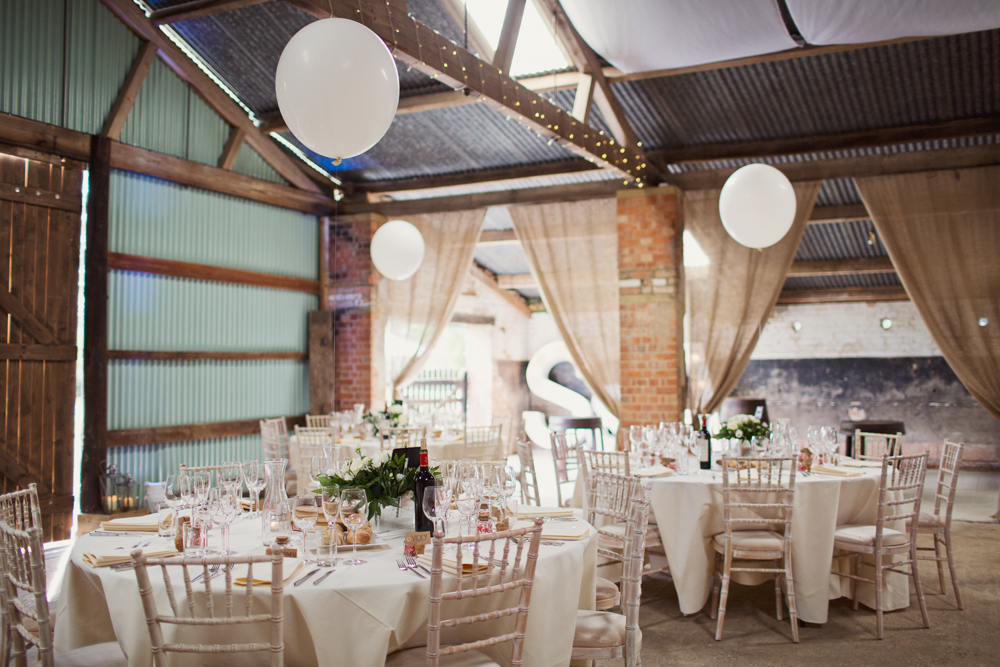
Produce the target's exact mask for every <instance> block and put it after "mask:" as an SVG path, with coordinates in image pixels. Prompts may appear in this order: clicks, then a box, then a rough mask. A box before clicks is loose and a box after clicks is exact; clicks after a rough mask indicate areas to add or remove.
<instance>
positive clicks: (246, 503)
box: [240, 498, 262, 512]
mask: <svg viewBox="0 0 1000 667" xmlns="http://www.w3.org/2000/svg"><path fill="white" fill-rule="evenodd" d="M240 502H241V503H242V504H243V511H244V512H253V511H254V509H253V500H251V499H250V498H241V499H240ZM258 502H262V501H258Z"/></svg>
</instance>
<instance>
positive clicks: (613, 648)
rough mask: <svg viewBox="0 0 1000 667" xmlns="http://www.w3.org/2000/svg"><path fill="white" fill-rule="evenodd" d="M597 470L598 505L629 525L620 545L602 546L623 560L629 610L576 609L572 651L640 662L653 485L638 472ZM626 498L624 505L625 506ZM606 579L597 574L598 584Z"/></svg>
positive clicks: (629, 666) (633, 665)
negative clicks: (650, 487)
mask: <svg viewBox="0 0 1000 667" xmlns="http://www.w3.org/2000/svg"><path fill="white" fill-rule="evenodd" d="M596 474H597V477H596V478H595V479H596V481H597V485H596V487H595V491H594V493H592V496H591V499H592V501H593V507H594V511H595V512H596V513H600V514H604V515H605V516H611V517H614V518H616V519H623V520H624V526H625V530H624V532H623V534H622V535H621V537H620V539H621V542H620V544H621V546H620V548H613V549H608V548H604V547H602V546H601V545H600V542H598V547H597V552H598V555H600V556H603V557H604V558H606V559H609V560H615V561H620V562H621V563H622V579H621V581H622V595H624V598H625V604H624V607H625V609H624V611H625V613H624V614H615V613H611V612H607V611H600V610H598V611H577V612H576V631H575V633H574V636H573V652H572V656H571V657H572V659H574V660H613V659H615V658H624V659H625V665H626V667H637V666H638V665H639V664H640V651H641V650H642V631H641V630H640V629H639V604H640V602H641V600H642V568H643V561H644V553H645V538H646V529H647V525H646V521H647V519H648V517H649V491H648V490H647V489H643V488H642V486H641V485H640V484H639V481H638V478H631V477H624V476H622V475H613V474H606V473H596ZM623 503H624V508H625V510H624V511H622V507H623ZM616 525H617V524H616ZM601 581H602V580H601V579H598V590H600V586H601ZM604 581H605V582H606V581H607V580H604ZM607 583H610V582H607ZM611 585H612V586H613V585H614V584H611ZM598 603H600V595H598Z"/></svg>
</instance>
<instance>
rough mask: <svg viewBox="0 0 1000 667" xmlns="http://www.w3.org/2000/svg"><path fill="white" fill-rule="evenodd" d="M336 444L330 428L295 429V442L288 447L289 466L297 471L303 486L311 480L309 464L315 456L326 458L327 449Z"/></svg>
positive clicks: (300, 427)
mask: <svg viewBox="0 0 1000 667" xmlns="http://www.w3.org/2000/svg"><path fill="white" fill-rule="evenodd" d="M333 444H334V437H333V431H331V430H330V429H329V428H325V427H319V428H310V427H308V426H304V427H303V426H296V427H295V442H294V443H291V444H289V446H288V465H289V467H290V468H292V469H293V470H295V477H296V479H297V480H303V482H302V486H299V487H297V488H298V489H300V490H302V489H305V483H306V482H307V481H308V480H309V463H310V461H312V459H313V457H314V456H325V455H326V451H327V450H326V449H325V448H329V447H330V445H333Z"/></svg>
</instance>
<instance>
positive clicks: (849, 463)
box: [840, 458, 882, 468]
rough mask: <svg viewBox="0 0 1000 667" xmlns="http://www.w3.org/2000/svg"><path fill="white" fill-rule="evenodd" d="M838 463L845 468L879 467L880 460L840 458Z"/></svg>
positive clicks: (880, 465)
mask: <svg viewBox="0 0 1000 667" xmlns="http://www.w3.org/2000/svg"><path fill="white" fill-rule="evenodd" d="M840 465H841V466H844V467H847V468H881V467H882V462H881V461H860V460H858V459H848V458H842V459H840Z"/></svg>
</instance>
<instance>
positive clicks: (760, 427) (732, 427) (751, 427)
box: [712, 415, 771, 440]
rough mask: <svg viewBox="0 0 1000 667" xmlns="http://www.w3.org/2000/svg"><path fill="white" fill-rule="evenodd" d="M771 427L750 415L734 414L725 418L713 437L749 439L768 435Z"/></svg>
mask: <svg viewBox="0 0 1000 667" xmlns="http://www.w3.org/2000/svg"><path fill="white" fill-rule="evenodd" d="M770 432H771V427H770V426H769V425H768V424H767V423H766V422H762V421H761V420H759V419H757V418H756V417H754V416H752V415H736V416H735V417H730V418H729V419H727V420H726V421H725V422H724V423H723V424H722V426H721V427H720V428H719V432H718V433H716V434H715V435H714V436H712V437H714V438H719V439H722V440H728V439H730V438H735V439H737V440H750V439H751V438H753V437H758V436H760V437H768V435H769V434H770Z"/></svg>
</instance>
